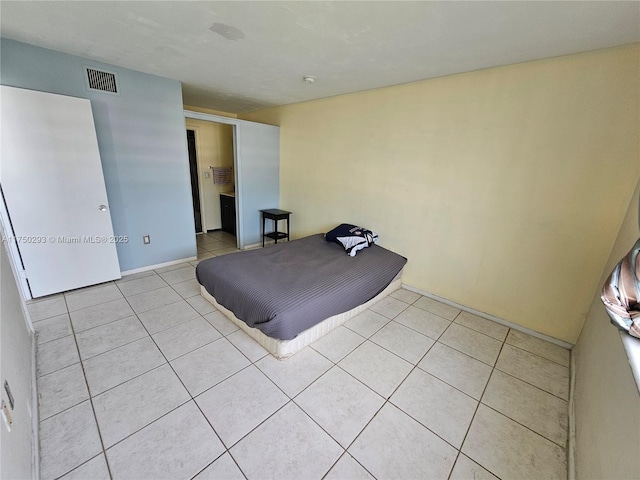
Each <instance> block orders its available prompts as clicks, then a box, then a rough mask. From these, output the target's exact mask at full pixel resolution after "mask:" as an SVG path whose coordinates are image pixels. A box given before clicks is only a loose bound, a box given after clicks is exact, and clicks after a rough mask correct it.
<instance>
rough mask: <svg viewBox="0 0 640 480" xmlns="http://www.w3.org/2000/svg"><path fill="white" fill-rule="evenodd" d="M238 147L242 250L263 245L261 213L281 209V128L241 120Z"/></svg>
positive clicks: (238, 207) (239, 229) (237, 130)
mask: <svg viewBox="0 0 640 480" xmlns="http://www.w3.org/2000/svg"><path fill="white" fill-rule="evenodd" d="M234 143H235V145H236V167H237V176H236V183H237V190H238V195H237V199H238V205H237V211H238V215H237V222H238V227H239V228H238V231H239V232H240V236H239V243H240V245H239V246H240V248H245V247H247V246H252V245H257V244H259V243H261V241H262V236H261V232H260V229H261V225H262V223H261V218H260V210H263V209H267V208H280V127H275V126H273V125H265V124H262V123H255V122H247V121H244V120H238V121H237V124H236V128H235V139H234ZM294 213H295V212H294Z"/></svg>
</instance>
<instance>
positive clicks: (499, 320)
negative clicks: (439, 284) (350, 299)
mask: <svg viewBox="0 0 640 480" xmlns="http://www.w3.org/2000/svg"><path fill="white" fill-rule="evenodd" d="M402 288H406V289H407V290H411V291H412V292H416V293H419V294H420V295H424V296H425V297H429V298H432V299H434V300H437V301H438V302H442V303H446V304H447V305H450V306H452V307H455V308H457V309H459V310H464V311H465V312H469V313H472V314H474V315H477V316H479V317H482V318H486V319H487V320H491V321H493V322H496V323H499V324H500V325H504V326H505V327H509V328H513V329H514V330H518V331H519V332H522V333H526V334H528V335H531V336H532V337H536V338H539V339H541V340H545V341H547V342H550V343H553V344H554V345H558V346H560V347H562V348H566V349H568V350H571V349H572V348H573V344H572V343H569V342H565V341H564V340H560V339H558V338H555V337H550V336H549V335H545V334H544V333H540V332H536V331H535V330H531V329H530V328H527V327H523V326H522V325H518V324H517V323H513V322H510V321H508V320H504V319H502V318H499V317H495V316H493V315H490V314H488V313H484V312H480V311H479V310H474V309H473V308H469V307H466V306H464V305H460V304H459V303H456V302H453V301H451V300H448V299H446V298H442V297H439V296H438V295H434V294H433V293H429V292H425V291H424V290H420V289H419V288H415V287H412V286H411V285H407V284H406V283H403V284H402Z"/></svg>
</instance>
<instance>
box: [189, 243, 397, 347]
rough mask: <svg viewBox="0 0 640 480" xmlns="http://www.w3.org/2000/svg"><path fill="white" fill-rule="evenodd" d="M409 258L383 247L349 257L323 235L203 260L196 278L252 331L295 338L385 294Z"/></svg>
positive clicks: (284, 338) (376, 246)
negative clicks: (327, 320) (332, 317)
mask: <svg viewBox="0 0 640 480" xmlns="http://www.w3.org/2000/svg"><path fill="white" fill-rule="evenodd" d="M405 263H407V259H406V258H404V257H402V256H400V255H398V254H396V253H393V252H390V251H389V250H386V249H384V248H382V247H380V246H378V245H371V246H370V247H368V248H365V249H364V250H362V251H360V252H358V254H357V255H356V256H355V257H349V256H348V255H347V254H346V252H345V251H344V249H343V248H342V247H341V246H340V245H338V244H336V243H330V242H327V241H326V240H325V239H324V236H323V235H322V234H317V235H312V236H310V237H305V238H301V239H299V240H293V241H291V242H286V243H282V244H277V245H274V246H271V247H268V248H262V249H257V250H249V251H245V252H241V253H234V254H228V255H224V256H220V257H214V258H210V259H207V260H203V261H202V262H200V263H199V264H198V266H197V268H196V278H197V279H198V282H200V284H201V285H203V286H204V287H205V289H206V290H207V291H208V292H209V293H210V294H211V295H212V296H213V297H215V299H216V301H217V302H218V303H220V304H221V305H223V306H224V307H226V308H227V309H229V310H231V311H232V312H233V313H234V315H235V316H236V317H237V318H239V319H240V320H242V321H244V322H245V323H246V324H247V325H249V326H250V327H256V328H258V329H260V330H261V331H262V332H263V333H264V334H265V335H267V336H269V337H272V338H277V339H279V340H291V339H293V338H295V337H296V336H297V335H298V334H299V333H300V332H302V331H304V330H306V329H308V328H310V327H312V326H313V325H315V324H316V323H319V322H320V321H322V320H324V319H325V318H328V317H331V316H333V315H337V314H340V313H343V312H346V311H348V310H351V309H353V308H355V307H357V306H358V305H361V304H363V303H365V302H367V301H369V300H371V299H372V298H373V297H375V296H376V295H377V294H378V293H380V292H381V291H382V290H384V289H385V288H386V287H387V285H389V283H391V281H392V280H393V279H394V278H395V276H396V275H397V274H398V273H399V272H400V270H402V267H404V265H405Z"/></svg>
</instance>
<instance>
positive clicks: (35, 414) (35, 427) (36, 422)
mask: <svg viewBox="0 0 640 480" xmlns="http://www.w3.org/2000/svg"><path fill="white" fill-rule="evenodd" d="M30 335H31V412H30V413H31V448H32V452H31V454H32V457H31V472H32V475H33V478H35V479H39V478H40V409H39V408H38V380H37V363H36V362H37V357H36V355H37V348H38V346H37V343H36V334H35V332H34V331H33V330H31V333H30Z"/></svg>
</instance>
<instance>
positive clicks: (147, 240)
mask: <svg viewBox="0 0 640 480" xmlns="http://www.w3.org/2000/svg"><path fill="white" fill-rule="evenodd" d="M142 243H144V244H145V245H149V244H150V243H151V237H150V236H149V235H143V236H142Z"/></svg>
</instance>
